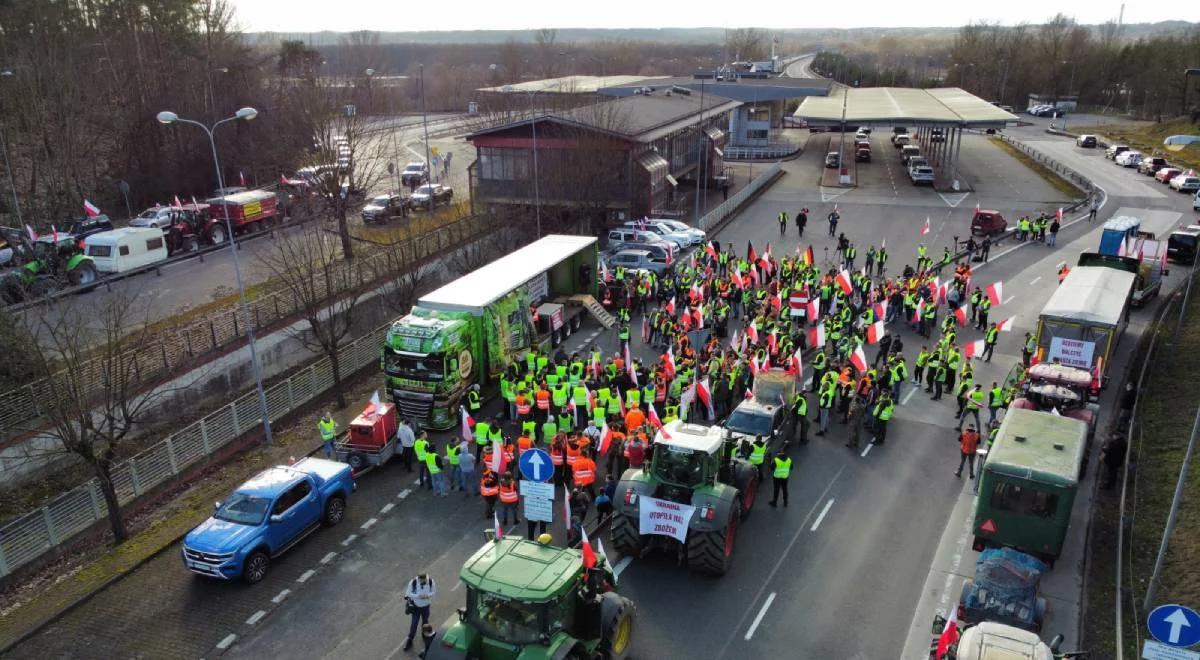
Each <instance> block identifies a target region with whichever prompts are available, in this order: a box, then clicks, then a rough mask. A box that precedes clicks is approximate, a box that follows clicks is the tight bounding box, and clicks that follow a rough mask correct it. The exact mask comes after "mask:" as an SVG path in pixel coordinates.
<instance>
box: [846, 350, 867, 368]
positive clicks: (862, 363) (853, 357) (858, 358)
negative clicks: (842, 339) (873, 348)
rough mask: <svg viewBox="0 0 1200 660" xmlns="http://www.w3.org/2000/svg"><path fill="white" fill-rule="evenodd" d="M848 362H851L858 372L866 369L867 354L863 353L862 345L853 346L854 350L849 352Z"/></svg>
mask: <svg viewBox="0 0 1200 660" xmlns="http://www.w3.org/2000/svg"><path fill="white" fill-rule="evenodd" d="M850 364H853V365H854V368H855V369H858V370H859V371H860V372H865V371H866V370H867V355H866V353H863V349H862V346H855V347H854V352H853V353H851V354H850Z"/></svg>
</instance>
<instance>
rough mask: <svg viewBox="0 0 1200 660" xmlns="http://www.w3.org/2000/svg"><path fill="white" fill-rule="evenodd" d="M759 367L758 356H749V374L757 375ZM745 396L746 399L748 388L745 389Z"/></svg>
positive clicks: (748, 394)
mask: <svg viewBox="0 0 1200 660" xmlns="http://www.w3.org/2000/svg"><path fill="white" fill-rule="evenodd" d="M760 369H761V367H759V366H758V356H757V355H756V356H754V357H752V358H750V374H751V375H752V376H757V375H758V372H759V370H760ZM746 398H747V399H749V398H750V391H749V390H746Z"/></svg>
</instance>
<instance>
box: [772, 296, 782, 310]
mask: <svg viewBox="0 0 1200 660" xmlns="http://www.w3.org/2000/svg"><path fill="white" fill-rule="evenodd" d="M771 309H773V310H774V311H775V313H776V314H779V313H780V312H781V311H782V310H783V295H782V294H779V293H776V294H775V295H773V296H771Z"/></svg>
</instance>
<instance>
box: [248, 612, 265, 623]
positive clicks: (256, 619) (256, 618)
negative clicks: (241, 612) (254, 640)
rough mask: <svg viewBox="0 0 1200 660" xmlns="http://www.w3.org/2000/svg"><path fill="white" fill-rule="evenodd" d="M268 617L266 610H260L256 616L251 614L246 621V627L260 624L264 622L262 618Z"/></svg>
mask: <svg viewBox="0 0 1200 660" xmlns="http://www.w3.org/2000/svg"><path fill="white" fill-rule="evenodd" d="M266 615H267V612H266V610H259V611H257V612H255V613H254V614H251V615H250V618H249V619H246V625H248V626H252V625H254V624H256V623H258V622H259V621H262V618H263V617H264V616H266Z"/></svg>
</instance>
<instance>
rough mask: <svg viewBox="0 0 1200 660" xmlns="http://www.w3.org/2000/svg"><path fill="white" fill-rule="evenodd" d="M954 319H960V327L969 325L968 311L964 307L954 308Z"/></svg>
mask: <svg viewBox="0 0 1200 660" xmlns="http://www.w3.org/2000/svg"><path fill="white" fill-rule="evenodd" d="M954 318H956V319H958V325H959V326H960V327H966V325H967V310H966V308H965V307H963V306H962V305H959V306H958V307H956V308H954Z"/></svg>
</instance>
